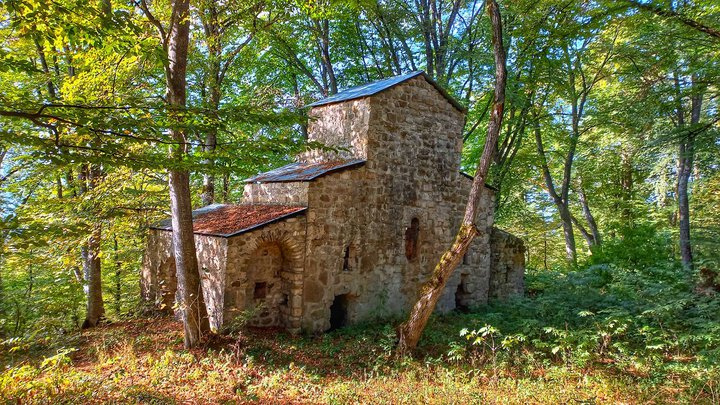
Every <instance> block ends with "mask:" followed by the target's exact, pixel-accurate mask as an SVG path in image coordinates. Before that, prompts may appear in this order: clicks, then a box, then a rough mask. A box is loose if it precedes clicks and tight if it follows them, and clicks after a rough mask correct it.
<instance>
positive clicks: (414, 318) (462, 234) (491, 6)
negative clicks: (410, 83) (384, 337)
mask: <svg viewBox="0 0 720 405" xmlns="http://www.w3.org/2000/svg"><path fill="white" fill-rule="evenodd" d="M487 14H488V16H489V17H490V22H491V25H492V42H493V54H494V56H495V95H494V101H493V109H492V114H491V116H490V122H489V123H488V133H487V138H486V140H485V148H484V149H483V154H482V156H481V157H480V161H479V162H478V166H477V171H476V173H475V179H474V180H473V183H472V187H471V189H470V195H469V197H468V203H467V206H466V208H465V216H464V218H463V222H462V225H461V226H460V229H459V231H458V233H457V236H456V237H455V241H454V242H453V244H452V246H451V247H450V249H449V250H447V251H446V252H445V253H444V254H443V255H442V257H441V259H440V262H439V263H438V264H437V266H435V269H434V270H433V273H432V274H431V275H430V279H429V280H428V281H427V282H426V283H425V284H424V285H423V287H422V288H421V290H420V299H419V300H418V301H417V303H415V306H413V308H412V310H411V312H410V316H409V317H408V320H407V321H405V323H403V324H402V325H400V327H399V328H398V338H399V341H398V351H399V352H400V353H406V352H408V351H409V350H412V349H414V348H415V347H416V346H417V343H418V341H419V340H420V336H421V335H422V332H423V330H424V329H425V325H426V324H427V321H428V319H429V318H430V315H431V314H432V312H433V310H434V309H435V305H436V304H437V301H438V299H439V298H440V296H441V295H442V292H443V290H444V288H445V284H446V283H447V280H448V279H449V278H450V275H452V272H453V271H454V270H455V268H456V267H457V266H458V264H460V262H461V261H462V258H463V256H464V255H465V253H466V252H467V250H468V248H469V247H470V243H471V242H472V240H473V239H474V238H475V236H477V235H478V232H479V231H478V229H477V227H476V226H475V219H476V217H477V212H478V205H479V202H480V198H481V197H482V190H483V187H484V186H485V179H486V176H487V174H488V170H489V169H490V164H491V163H492V161H493V154H494V153H495V148H496V144H497V139H498V134H499V133H500V129H501V128H502V120H503V109H504V108H505V82H506V77H507V70H506V67H505V60H506V57H505V49H504V48H503V39H502V20H501V17H500V10H499V9H498V5H497V3H496V2H495V0H488V2H487Z"/></svg>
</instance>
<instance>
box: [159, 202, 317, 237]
mask: <svg viewBox="0 0 720 405" xmlns="http://www.w3.org/2000/svg"><path fill="white" fill-rule="evenodd" d="M305 210H306V208H305V207H299V206H288V205H267V204H253V205H220V204H213V205H209V206H207V207H203V208H200V209H198V210H195V211H193V231H194V233H195V234H198V235H210V236H222V237H230V236H235V235H238V234H241V233H243V232H247V231H250V230H252V229H255V228H259V227H261V226H263V225H267V224H269V223H272V222H276V221H278V220H280V219H282V218H286V217H289V216H291V215H294V214H298V213H300V212H302V211H305ZM151 228H153V229H160V230H165V231H170V230H172V225H171V222H170V219H166V220H164V221H162V222H160V223H158V224H157V225H155V226H153V227H151Z"/></svg>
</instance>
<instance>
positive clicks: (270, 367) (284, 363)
mask: <svg viewBox="0 0 720 405" xmlns="http://www.w3.org/2000/svg"><path fill="white" fill-rule="evenodd" d="M477 316H478V315H473V314H452V315H448V316H444V317H438V318H434V319H433V320H432V322H431V324H430V326H429V329H428V330H427V331H426V335H425V339H424V341H423V345H422V346H421V347H420V348H419V350H418V352H417V353H416V354H415V356H414V357H412V358H410V357H406V358H397V357H395V356H394V355H393V353H392V349H393V344H394V333H393V329H392V327H391V326H390V324H379V325H363V326H358V327H350V328H344V329H340V330H338V331H335V332H332V333H329V334H325V335H321V336H314V337H312V336H289V335H287V334H285V333H283V332H282V331H279V330H252V329H251V330H247V329H246V330H244V331H243V332H242V333H238V334H236V335H235V337H229V336H214V337H212V338H210V339H208V340H207V341H206V343H205V345H204V346H203V347H202V348H198V349H195V350H191V351H188V350H184V349H183V347H182V341H183V340H182V332H181V331H182V328H181V324H179V323H177V322H175V321H173V320H171V319H164V318H156V319H136V320H128V321H123V322H116V323H112V324H109V325H105V326H102V327H98V328H95V329H93V330H88V331H84V332H82V334H80V335H78V336H76V337H74V338H73V339H72V340H71V343H70V344H69V345H67V346H65V349H63V350H59V351H57V348H56V349H55V350H56V352H57V353H59V354H58V355H55V356H52V357H44V356H41V355H40V354H39V353H37V354H36V355H34V356H30V357H27V355H25V356H23V355H21V353H20V352H19V351H18V352H16V353H10V354H3V357H4V360H5V361H3V362H2V363H5V364H3V366H4V370H3V371H2V374H0V397H1V398H2V401H3V402H6V403H53V404H58V403H106V402H112V403H147V404H166V403H202V404H205V403H237V402H240V403H245V402H254V403H391V404H401V403H438V404H447V403H457V404H467V403H613V404H615V403H628V404H634V403H688V402H695V403H717V401H718V400H719V399H720V396H719V394H718V389H719V386H718V381H717V380H708V381H707V382H706V383H705V384H702V385H701V386H700V387H698V386H697V384H695V385H693V384H691V382H689V381H688V380H686V379H685V378H684V377H682V375H677V376H674V377H673V375H672V374H670V375H667V374H664V375H663V377H662V378H658V377H657V376H656V375H653V373H652V372H648V371H647V370H637V369H634V368H633V367H632V366H630V367H627V368H624V367H616V366H614V365H613V364H611V363H612V362H611V361H608V362H603V361H598V362H593V363H591V364H586V365H584V366H582V367H578V366H573V365H572V364H568V363H566V362H563V361H547V360H541V359H539V358H538V359H537V360H532V354H530V353H525V354H523V355H522V356H524V358H525V359H524V361H522V362H517V364H513V361H512V360H510V361H507V359H500V358H499V357H498V356H495V355H494V354H493V352H492V350H490V349H488V350H483V351H475V352H473V351H469V350H468V349H467V348H466V346H464V345H465V344H466V343H465V341H466V339H465V338H462V337H460V335H459V331H460V330H461V329H462V328H463V327H464V326H466V325H467V324H468V323H469V322H470V321H471V320H472V318H473V317H477ZM487 347H488V348H492V347H496V346H487ZM678 361H679V362H680V363H682V362H684V361H685V362H687V361H692V360H688V359H685V360H683V359H679V360H678Z"/></svg>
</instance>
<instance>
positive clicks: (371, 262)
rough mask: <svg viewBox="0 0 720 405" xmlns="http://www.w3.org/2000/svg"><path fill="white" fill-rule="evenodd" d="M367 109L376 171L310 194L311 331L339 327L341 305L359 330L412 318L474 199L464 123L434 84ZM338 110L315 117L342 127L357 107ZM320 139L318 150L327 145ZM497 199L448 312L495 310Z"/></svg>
mask: <svg viewBox="0 0 720 405" xmlns="http://www.w3.org/2000/svg"><path fill="white" fill-rule="evenodd" d="M365 100H366V103H365V104H364V105H365V106H366V108H369V111H368V112H362V111H361V112H358V113H359V114H360V115H361V116H363V117H365V116H366V115H367V116H369V122H368V134H367V141H366V142H367V149H366V153H367V163H366V165H365V166H363V167H361V168H356V169H353V170H348V171H344V172H341V173H336V174H332V175H329V176H325V177H322V178H319V179H316V180H315V181H313V182H311V183H310V185H309V189H308V206H309V210H308V213H307V216H308V226H307V229H308V230H307V238H308V240H307V247H306V253H305V254H306V256H307V259H306V268H305V286H306V291H305V293H304V307H305V309H306V313H305V314H304V317H303V327H304V328H305V329H307V330H310V331H316V332H319V331H324V330H326V329H327V328H329V327H330V314H331V307H332V305H333V301H334V300H335V297H337V296H340V295H344V297H345V299H344V302H346V305H347V321H348V322H350V323H353V322H358V321H362V320H366V319H369V318H371V317H373V316H375V315H380V316H382V315H390V314H404V313H406V312H407V310H408V309H409V307H410V305H412V304H413V303H414V302H415V300H416V299H417V294H418V292H419V287H420V285H421V284H422V283H423V282H424V281H425V280H426V279H427V277H428V275H429V274H430V272H431V271H432V269H433V267H434V266H435V264H436V263H437V261H438V260H439V258H440V256H441V254H442V253H443V252H444V250H445V249H447V248H448V247H449V246H450V245H451V243H452V240H453V237H454V235H455V232H456V230H457V229H458V227H459V224H460V220H461V218H462V213H463V210H464V206H465V203H466V198H467V193H468V192H469V183H468V182H467V181H466V180H463V179H464V178H465V177H464V176H462V175H460V173H459V171H458V170H459V165H460V153H461V148H462V139H461V132H462V128H463V124H464V115H463V113H462V112H460V111H458V110H457V109H456V108H455V107H453V106H452V105H451V104H450V103H449V102H448V101H447V100H446V99H445V98H444V97H443V96H442V95H440V94H439V93H438V92H437V90H436V89H435V88H434V87H433V86H432V85H431V84H429V83H427V82H426V81H425V80H424V78H422V77H418V78H415V79H412V80H409V81H408V82H405V83H403V84H401V85H398V86H396V87H393V88H391V89H388V90H386V91H384V92H382V93H379V94H377V95H375V96H372V97H370V98H368V99H365ZM340 105H341V104H340ZM335 106H337V105H330V106H323V107H319V108H316V109H313V111H311V115H313V116H317V115H323V116H325V115H333V114H335V115H336V116H335V117H334V118H333V117H326V118H325V119H324V120H325V121H327V122H336V121H339V120H341V118H342V117H343V116H342V114H344V112H345V111H347V108H349V107H345V108H340V109H337V110H333V109H332V108H331V107H335ZM312 129H313V128H312V127H311V131H310V133H309V135H310V140H314V139H315V138H316V136H317V135H316V133H315V132H313V131H312ZM324 136H325V134H324V133H322V134H320V135H319V136H318V137H320V138H322V137H324ZM361 143H362V142H361ZM465 185H467V187H465ZM492 194H493V193H492V191H491V190H489V189H486V190H485V197H484V198H483V200H482V203H481V209H480V213H479V215H478V219H479V220H478V226H479V227H480V229H481V230H484V232H482V233H481V235H480V237H478V238H477V239H476V240H475V241H474V243H473V245H472V247H471V251H470V252H469V254H468V255H467V258H466V259H465V261H464V264H462V265H461V266H460V267H459V268H458V270H457V271H456V272H455V274H454V275H453V277H452V278H451V279H450V280H449V281H448V283H447V287H446V292H445V294H444V295H443V297H442V298H441V300H440V301H439V303H438V307H437V310H438V311H441V312H446V311H449V310H451V309H453V308H455V307H456V304H460V305H463V306H472V305H478V304H481V303H484V302H485V301H486V300H487V296H488V287H489V272H488V269H489V268H490V249H489V237H490V228H491V226H492V207H493V195H492ZM414 218H415V219H416V224H417V228H416V230H413V229H415V228H412V226H411V224H412V223H413V219H414ZM413 234H414V236H413V237H411V238H410V239H412V241H413V242H412V243H407V242H406V239H408V236H412V235H413ZM409 245H410V246H409ZM408 249H409V250H410V251H413V252H414V254H413V255H411V257H408V255H407V253H408ZM411 253H412V252H411ZM346 257H348V259H351V260H346V259H345V258H346ZM346 262H352V265H351V266H348V265H347V264H346ZM353 266H355V268H353ZM348 267H350V268H349V269H348Z"/></svg>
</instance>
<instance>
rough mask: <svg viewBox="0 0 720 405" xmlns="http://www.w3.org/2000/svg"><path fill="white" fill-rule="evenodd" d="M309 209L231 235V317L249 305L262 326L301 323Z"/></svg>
mask: <svg viewBox="0 0 720 405" xmlns="http://www.w3.org/2000/svg"><path fill="white" fill-rule="evenodd" d="M305 227H306V219H305V216H304V215H298V216H294V217H290V218H286V219H283V220H282V221H279V222H276V223H272V224H269V225H265V226H263V227H262V228H259V229H256V230H253V231H250V232H247V233H243V234H240V235H238V236H234V237H231V238H229V239H227V244H228V247H227V249H228V255H227V267H226V269H227V273H226V281H225V285H224V289H223V290H220V291H223V294H224V304H223V312H224V318H225V320H226V321H230V320H232V319H234V318H235V317H237V316H239V315H241V314H242V313H243V311H249V312H250V313H251V314H252V315H253V317H252V321H251V323H252V324H254V325H257V326H282V327H285V328H287V329H288V330H290V331H292V332H297V331H299V329H300V318H301V316H302V310H303V306H302V304H303V301H302V296H303V279H302V277H303V268H304V262H305V256H304V254H305V251H304V247H305Z"/></svg>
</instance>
